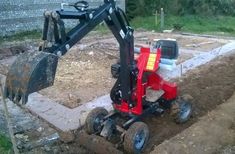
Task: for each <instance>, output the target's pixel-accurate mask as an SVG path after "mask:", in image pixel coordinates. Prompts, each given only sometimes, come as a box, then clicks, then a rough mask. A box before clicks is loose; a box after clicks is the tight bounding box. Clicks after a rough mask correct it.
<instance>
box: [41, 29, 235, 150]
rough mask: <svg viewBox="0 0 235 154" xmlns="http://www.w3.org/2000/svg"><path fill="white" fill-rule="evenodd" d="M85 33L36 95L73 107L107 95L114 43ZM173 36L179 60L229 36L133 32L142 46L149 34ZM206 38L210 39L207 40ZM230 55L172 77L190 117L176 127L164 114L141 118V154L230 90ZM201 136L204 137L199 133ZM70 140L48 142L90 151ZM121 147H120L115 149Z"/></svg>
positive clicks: (233, 60)
mask: <svg viewBox="0 0 235 154" xmlns="http://www.w3.org/2000/svg"><path fill="white" fill-rule="evenodd" d="M97 37H98V38H93V37H90V36H89V37H87V38H86V39H84V40H83V41H81V42H80V43H79V44H77V45H76V46H75V47H74V48H72V49H71V51H70V52H69V53H68V54H67V55H66V56H64V57H62V59H61V60H60V62H59V67H58V70H57V75H56V80H55V85H54V86H53V87H50V88H48V89H45V90H42V91H41V92H40V93H41V94H43V95H46V96H48V97H49V98H51V99H54V100H57V101H58V102H59V103H61V104H63V105H65V106H68V107H70V108H74V107H76V106H79V105H80V104H82V103H85V102H87V101H89V100H92V99H94V98H95V97H98V96H101V95H103V94H107V93H108V92H109V90H110V89H111V87H112V85H113V83H114V79H112V78H111V73H110V66H111V64H113V63H115V62H116V61H117V57H118V45H117V43H116V41H115V40H113V39H112V36H111V35H105V36H99V35H98V36H97ZM168 37H170V38H175V39H177V41H178V42H179V46H180V47H181V48H183V49H187V50H188V51H190V52H187V51H186V52H182V54H181V56H180V58H181V61H184V60H186V59H188V58H190V57H191V56H193V54H198V53H200V52H207V51H210V50H212V49H214V48H217V47H219V46H221V45H223V44H225V43H227V42H229V40H223V39H221V40H216V39H208V38H201V37H197V38H195V37H189V36H182V35H179V34H174V35H172V34H164V35H163V34H158V33H154V34H152V33H150V32H141V33H138V32H137V34H136V40H137V44H146V42H149V41H151V40H152V39H153V38H168ZM211 42H212V43H211ZM234 68H235V55H231V56H229V57H220V58H218V59H216V60H214V61H212V62H210V63H209V64H207V65H203V66H201V67H199V68H197V69H195V70H192V71H190V72H189V73H187V74H186V75H185V76H183V77H181V78H180V79H178V80H176V82H177V83H178V85H179V89H180V94H185V93H187V94H190V95H191V96H193V98H194V101H193V102H192V103H193V106H194V114H193V117H192V119H191V120H190V121H189V122H188V123H186V124H183V125H177V124H175V123H174V122H173V118H172V117H170V116H169V115H168V114H164V115H163V116H161V117H155V116H150V117H147V118H146V119H144V121H145V122H146V123H147V124H148V126H149V128H150V133H151V138H150V141H149V144H148V146H147V148H146V150H145V151H144V153H149V152H151V151H152V150H153V148H154V146H156V145H158V144H160V143H162V142H163V141H164V140H166V139H169V138H171V137H173V136H175V135H176V134H178V133H180V132H181V131H183V130H185V129H186V128H188V127H189V126H191V125H192V124H193V123H195V122H197V121H198V119H199V118H200V117H201V116H203V115H206V114H207V113H208V112H209V111H211V110H213V109H215V108H216V106H218V105H219V104H222V103H224V102H225V101H226V100H227V99H228V98H229V97H230V96H231V95H232V94H233V92H234V90H235V82H234V81H235V69H234ZM205 137H206V136H205ZM78 142H79V139H78V138H77V139H76V141H75V142H74V143H70V144H65V143H58V144H56V145H54V147H55V148H56V149H57V152H59V153H78V152H79V153H90V152H89V151H87V149H85V148H83V147H81V146H79V145H78ZM121 150H122V149H121Z"/></svg>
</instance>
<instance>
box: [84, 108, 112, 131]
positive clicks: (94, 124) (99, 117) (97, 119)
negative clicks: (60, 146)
mask: <svg viewBox="0 0 235 154" xmlns="http://www.w3.org/2000/svg"><path fill="white" fill-rule="evenodd" d="M106 115H108V111H107V110H106V109H105V108H103V107H97V108H95V109H93V110H92V111H91V112H90V113H89V114H88V116H87V118H86V122H85V130H86V132H87V133H88V134H94V133H96V132H101V130H102V122H103V119H104V117H105V116H106Z"/></svg>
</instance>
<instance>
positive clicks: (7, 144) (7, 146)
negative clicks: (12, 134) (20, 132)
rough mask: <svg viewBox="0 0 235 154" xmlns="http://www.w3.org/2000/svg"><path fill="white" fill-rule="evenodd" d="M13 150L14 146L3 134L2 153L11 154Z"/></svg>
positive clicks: (0, 142) (1, 140) (1, 137)
mask: <svg viewBox="0 0 235 154" xmlns="http://www.w3.org/2000/svg"><path fill="white" fill-rule="evenodd" d="M11 148H12V144H11V142H10V139H9V138H7V137H5V136H4V135H3V134H0V153H2V154H5V153H9V151H10V150H11Z"/></svg>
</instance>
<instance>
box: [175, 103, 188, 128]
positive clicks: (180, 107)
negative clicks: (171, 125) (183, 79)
mask: <svg viewBox="0 0 235 154" xmlns="http://www.w3.org/2000/svg"><path fill="white" fill-rule="evenodd" d="M172 106H173V107H172V108H174V110H175V111H176V113H175V114H174V115H175V122H176V123H180V124H181V123H185V122H187V121H188V120H189V118H190V117H191V115H192V104H191V103H189V102H187V101H185V100H179V101H176V102H174V104H173V105H172Z"/></svg>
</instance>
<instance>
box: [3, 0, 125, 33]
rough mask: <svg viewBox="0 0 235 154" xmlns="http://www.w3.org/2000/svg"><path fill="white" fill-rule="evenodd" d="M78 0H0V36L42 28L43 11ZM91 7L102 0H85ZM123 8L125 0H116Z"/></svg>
mask: <svg viewBox="0 0 235 154" xmlns="http://www.w3.org/2000/svg"><path fill="white" fill-rule="evenodd" d="M76 1H78V0H0V36H6V35H12V34H15V33H18V32H22V31H30V30H35V29H42V25H43V12H44V11H45V10H56V9H60V3H61V2H76ZM87 1H88V2H89V4H90V6H91V7H97V6H99V5H100V4H102V3H103V0H87ZM117 5H118V6H119V7H121V8H122V9H124V10H125V0H117Z"/></svg>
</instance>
